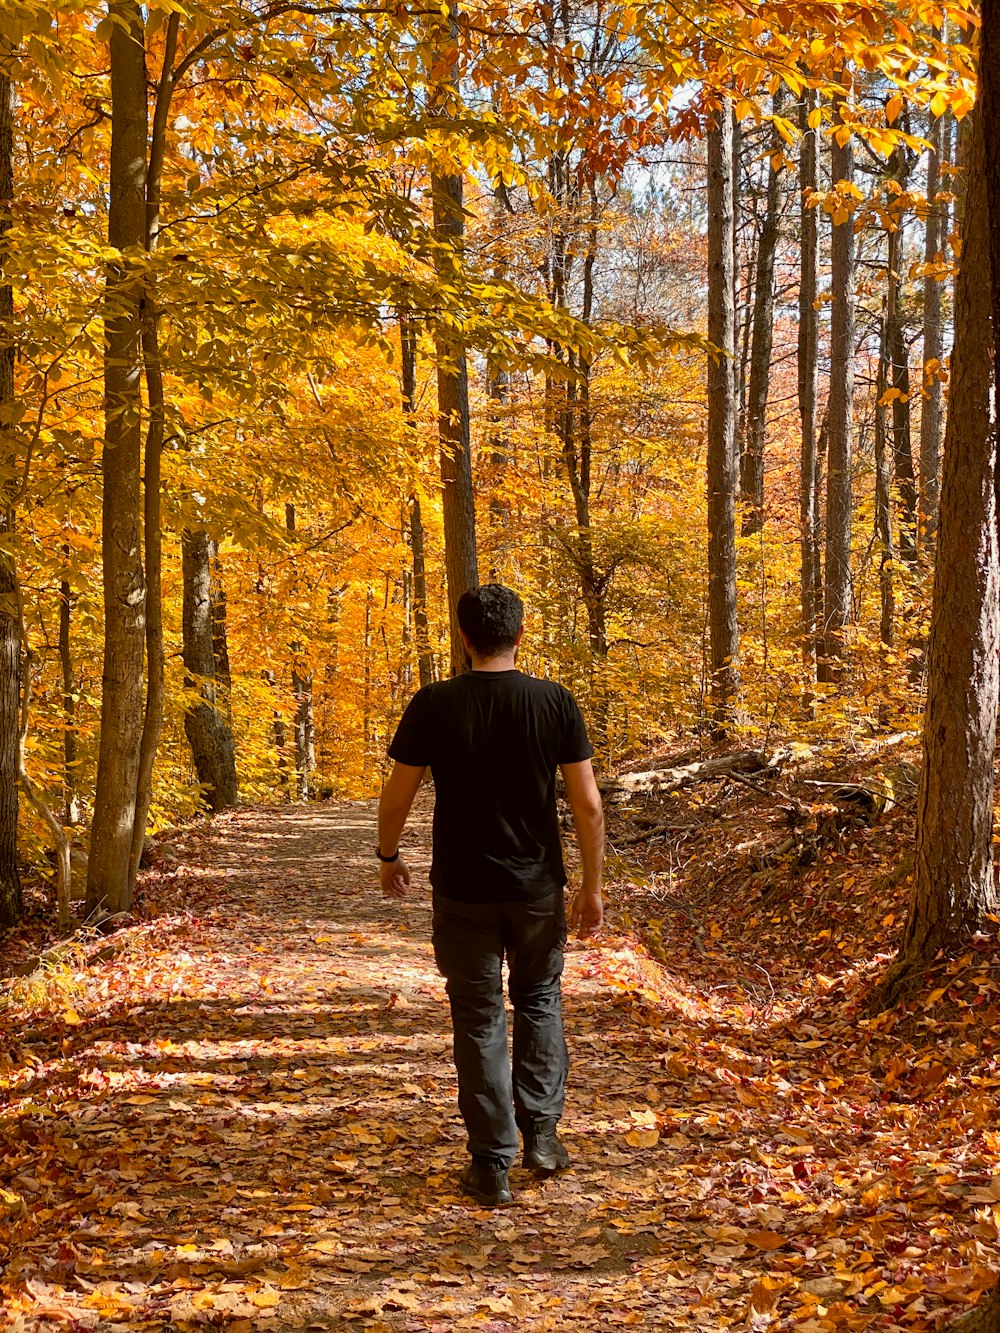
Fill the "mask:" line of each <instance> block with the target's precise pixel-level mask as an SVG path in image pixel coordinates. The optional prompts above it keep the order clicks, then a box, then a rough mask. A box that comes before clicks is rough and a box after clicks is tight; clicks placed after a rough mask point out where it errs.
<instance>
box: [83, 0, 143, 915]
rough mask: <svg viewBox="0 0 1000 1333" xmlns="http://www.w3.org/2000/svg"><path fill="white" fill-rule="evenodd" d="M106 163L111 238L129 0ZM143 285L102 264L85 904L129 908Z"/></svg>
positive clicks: (119, 2)
mask: <svg viewBox="0 0 1000 1333" xmlns="http://www.w3.org/2000/svg"><path fill="white" fill-rule="evenodd" d="M109 13H110V16H111V18H112V20H113V23H112V27H111V36H110V47H111V57H110V58H111V166H110V186H109V199H110V203H109V212H108V244H109V245H110V246H111V247H112V248H114V249H117V250H120V251H123V252H124V251H127V250H130V249H136V248H138V247H141V246H142V245H143V243H144V240H145V235H146V148H147V142H146V140H147V112H146V58H145V48H144V37H145V33H144V28H143V17H142V11H141V9H140V6H139V5H138V4H137V3H136V0H111V3H110V5H109ZM142 295H143V292H142V284H141V278H140V276H139V274H138V273H137V272H136V271H135V268H134V266H133V265H132V264H131V263H130V261H129V260H128V259H126V258H123V259H122V260H120V261H118V262H115V263H113V264H111V265H110V266H109V270H108V276H107V291H106V296H105V319H104V330H105V357H104V450H103V456H102V476H103V482H104V496H103V507H102V529H101V556H102V573H103V585H104V674H103V690H102V695H101V741H100V749H99V752H98V759H97V785H96V791H95V794H94V816H93V821H92V824H91V835H90V858H89V861H88V876H87V911H88V913H89V912H92V911H94V910H96V909H97V908H99V907H105V908H106V909H108V910H109V911H111V912H121V911H127V910H128V909H129V907H130V906H131V902H132V894H131V888H130V879H129V858H130V851H131V846H132V831H133V828H134V825H135V804H136V786H137V780H138V776H139V746H140V741H141V737H142V727H143V689H142V674H143V640H144V633H145V612H146V586H145V579H144V574H143V566H142V549H141V536H140V504H141V500H140V477H141V467H142V394H141V379H142Z"/></svg>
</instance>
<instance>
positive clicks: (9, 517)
mask: <svg viewBox="0 0 1000 1333" xmlns="http://www.w3.org/2000/svg"><path fill="white" fill-rule="evenodd" d="M13 207H14V86H13V84H12V83H11V81H10V79H8V78H7V77H6V75H2V74H0V274H2V273H3V272H4V269H5V267H6V266H5V263H4V256H5V252H6V249H7V245H8V241H7V236H8V233H9V231H10V228H11V225H12V218H11V214H12V211H13ZM13 318H14V289H13V288H12V287H11V285H10V284H9V283H6V282H5V283H0V468H2V470H3V472H4V474H5V475H6V476H8V477H13V475H14V469H15V464H16V461H17V455H16V446H15V442H14V441H15V436H14V423H13V417H12V413H13V407H14V342H13V328H12V323H13ZM9 501H10V495H9V493H8V494H0V546H2V548H3V549H0V927H3V926H10V925H13V923H14V922H15V921H17V920H18V919H19V918H20V916H21V913H22V911H23V904H22V900H21V879H20V876H19V875H18V871H17V784H18V774H19V771H20V741H21V737H20V702H21V688H20V686H21V676H20V669H21V632H20V619H19V616H18V612H17V569H16V566H15V563H14V556H13V553H12V552H11V551H9V550H8V549H7V547H8V543H9V541H10V538H11V536H12V535H13V532H14V509H13V505H12V504H11V503H10V502H9Z"/></svg>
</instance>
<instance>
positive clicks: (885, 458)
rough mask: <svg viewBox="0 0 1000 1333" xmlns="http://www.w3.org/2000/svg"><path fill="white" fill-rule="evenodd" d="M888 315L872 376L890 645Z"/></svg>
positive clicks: (885, 631)
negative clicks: (887, 402) (885, 398)
mask: <svg viewBox="0 0 1000 1333" xmlns="http://www.w3.org/2000/svg"><path fill="white" fill-rule="evenodd" d="M887 323H888V315H887V312H886V311H885V310H883V312H882V327H881V329H880V335H879V355H878V374H877V376H876V380H875V538H876V540H877V542H878V545H879V549H880V558H879V592H880V600H881V614H880V617H879V637H880V639H881V640H882V643H883V644H884V645H885V646H886V647H887V648H891V647H892V643H893V637H894V620H895V613H896V597H895V587H894V582H895V580H894V577H893V564H894V561H895V558H896V556H895V552H894V550H893V544H892V517H891V507H890V500H889V486H890V475H889V450H888V439H887V432H886V423H885V404H884V403H883V402H882V399H883V397H884V396H885V392H886V389H887V387H888V379H889V375H888V369H889V368H888V352H887V350H886V343H887V338H886V325H887Z"/></svg>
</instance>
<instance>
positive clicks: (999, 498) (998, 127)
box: [976, 0, 1000, 523]
mask: <svg viewBox="0 0 1000 1333" xmlns="http://www.w3.org/2000/svg"><path fill="white" fill-rule="evenodd" d="M980 13H981V18H982V27H981V29H980V34H981V35H980V42H981V46H980V52H981V54H980V58H979V88H980V92H979V103H980V105H979V110H978V111H977V113H976V114H977V115H979V116H980V117H981V119H982V122H983V142H984V144H986V145H988V148H987V150H986V152H985V154H984V156H985V173H986V208H987V216H988V218H989V221H990V226H989V260H990V271H991V275H992V280H991V293H992V301H991V306H992V316H993V427H994V432H995V434H996V432H1000V358H998V356H997V349H998V348H1000V155H998V151H997V146H998V145H1000V3H998V0H982V7H981V10H980ZM996 444H997V471H996V511H997V522H998V523H1000V437H997V438H996Z"/></svg>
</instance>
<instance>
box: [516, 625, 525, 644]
mask: <svg viewBox="0 0 1000 1333" xmlns="http://www.w3.org/2000/svg"><path fill="white" fill-rule="evenodd" d="M523 638H524V626H523V625H522V626H521V628H520V629H519V630H518V631H517V638H516V639H515V640H514V647H515V648H518V647H520V644H521V640H522V639H523Z"/></svg>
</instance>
